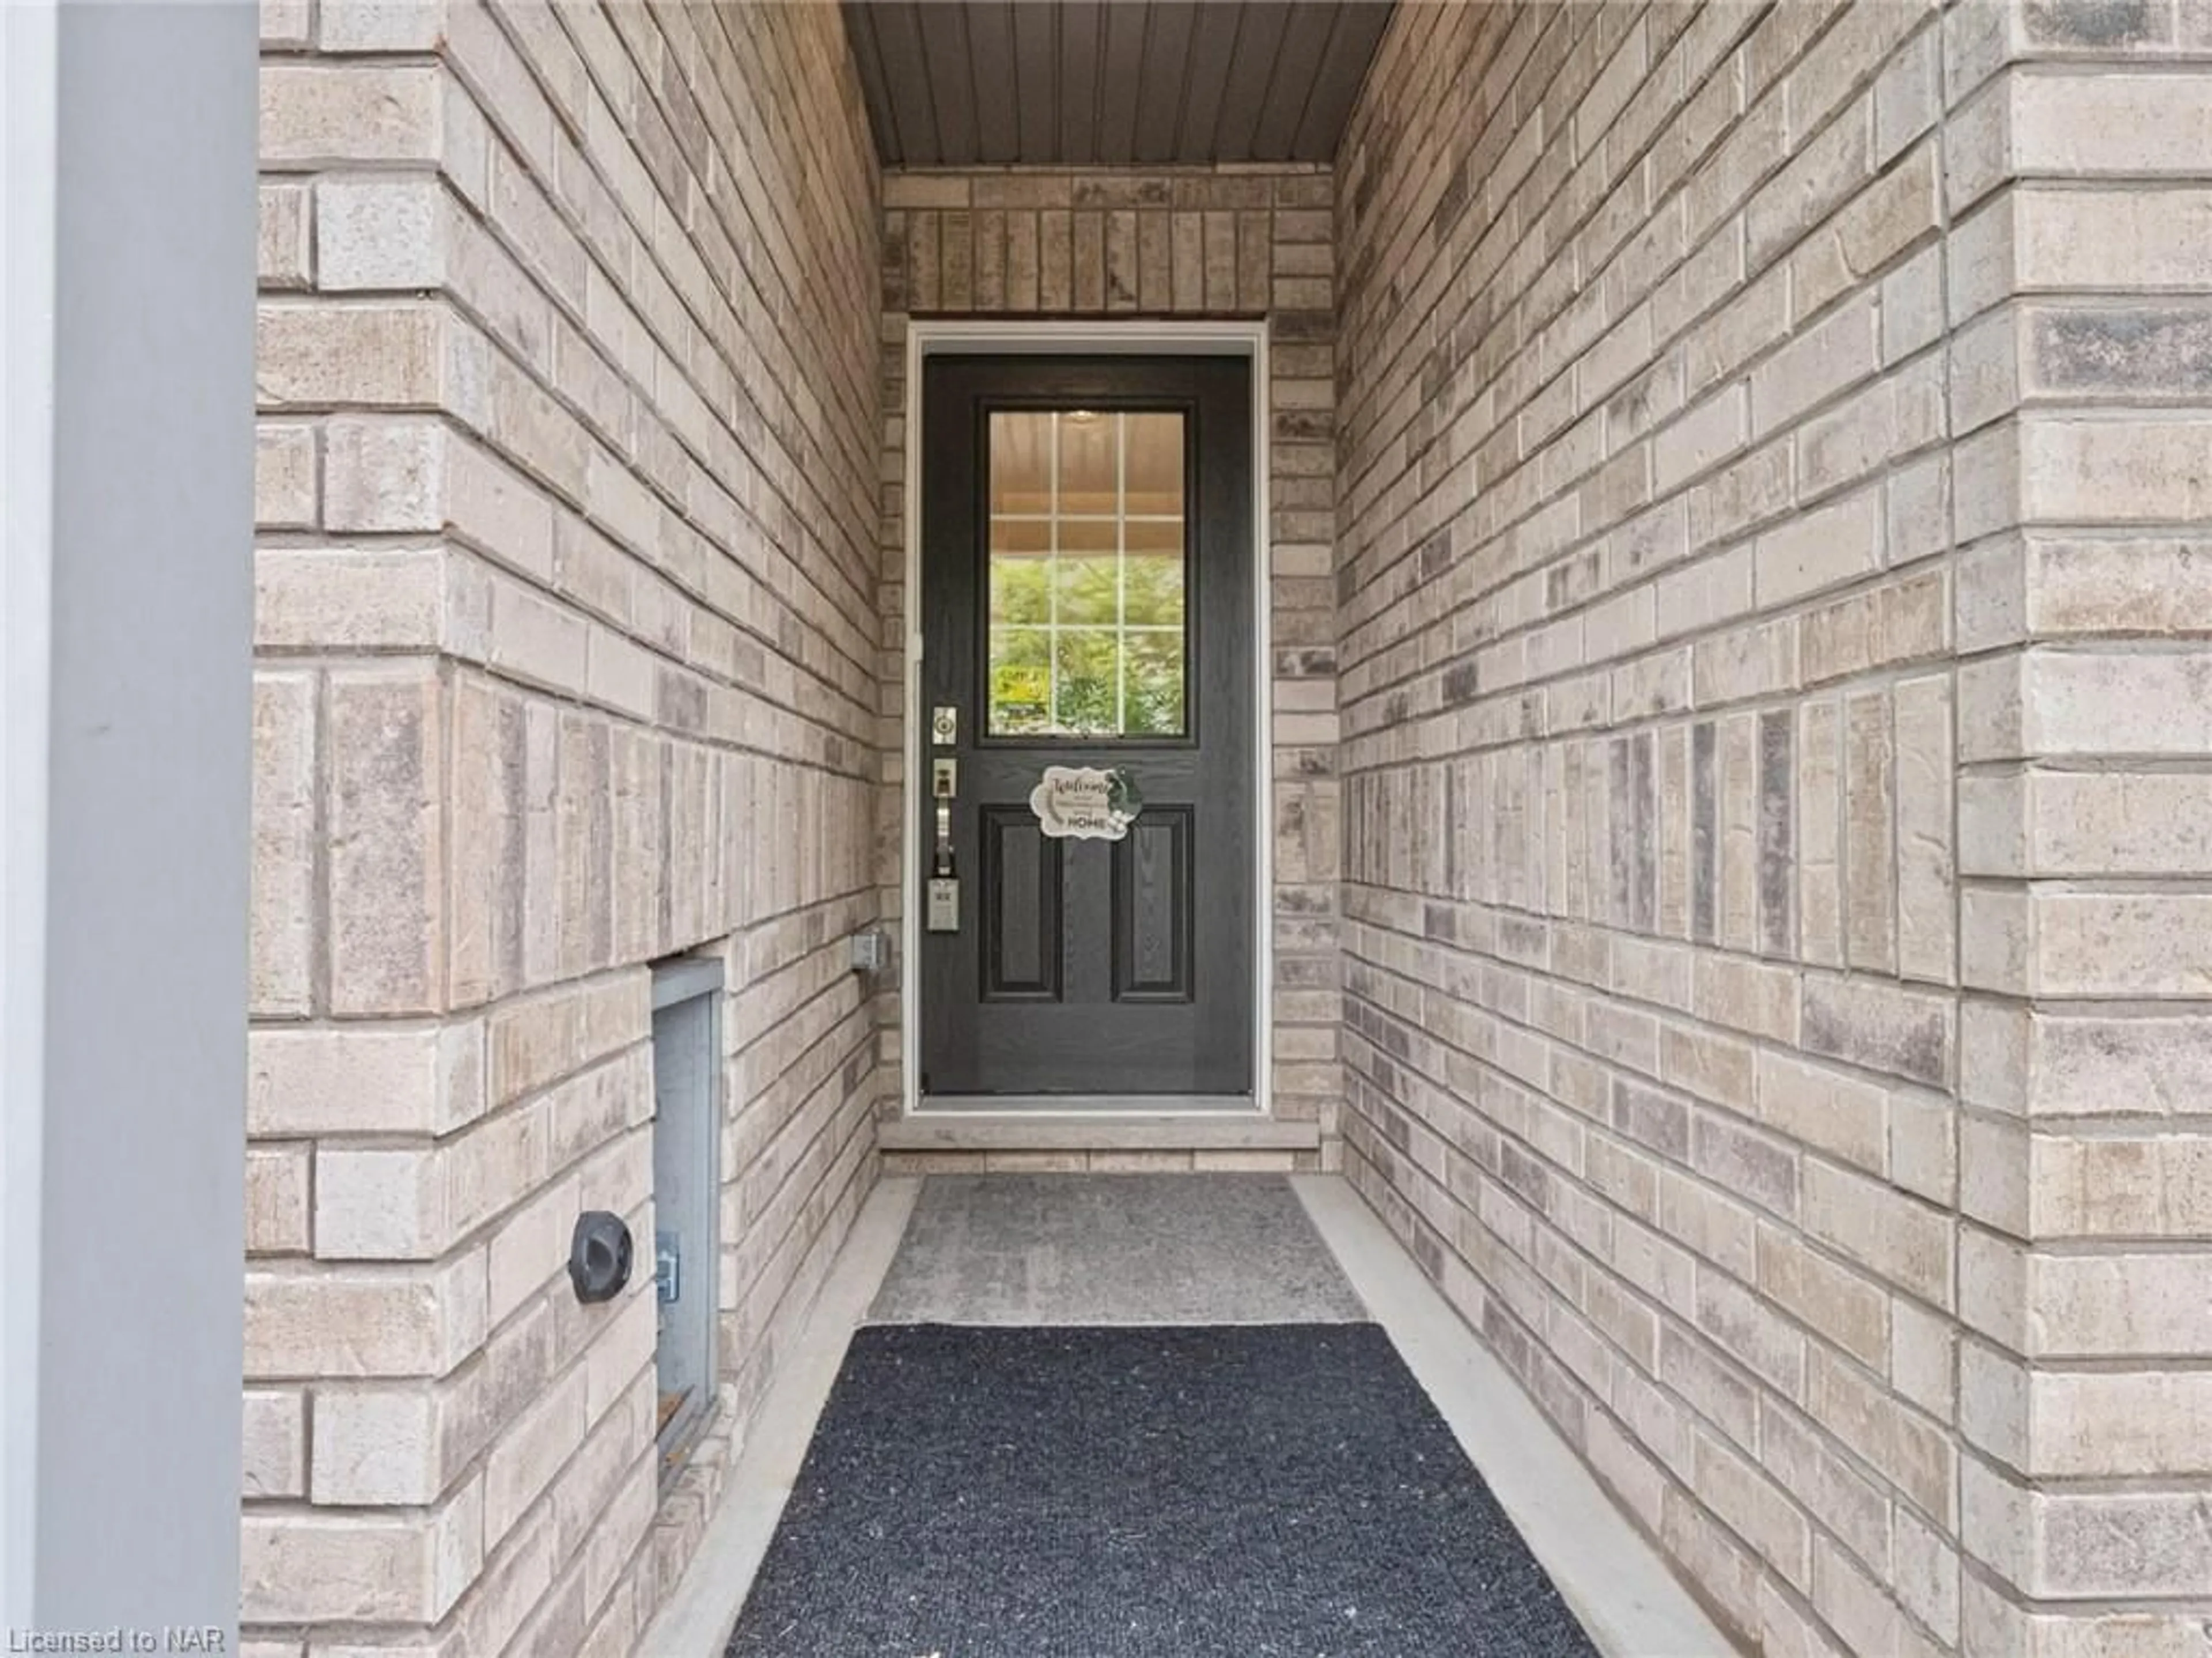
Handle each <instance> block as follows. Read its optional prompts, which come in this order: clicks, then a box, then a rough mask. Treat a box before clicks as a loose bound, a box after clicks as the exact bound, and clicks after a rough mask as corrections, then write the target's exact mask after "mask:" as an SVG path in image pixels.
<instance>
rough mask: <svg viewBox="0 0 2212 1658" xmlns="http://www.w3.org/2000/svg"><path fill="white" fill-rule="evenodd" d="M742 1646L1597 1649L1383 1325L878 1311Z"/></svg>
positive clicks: (1227, 1656)
mask: <svg viewBox="0 0 2212 1658" xmlns="http://www.w3.org/2000/svg"><path fill="white" fill-rule="evenodd" d="M728 1651H729V1653H730V1654H731V1655H732V1658H1213V1655H1219V1658H1568V1655H1574V1658H1591V1655H1594V1653H1595V1649H1594V1648H1593V1647H1592V1646H1591V1644H1590V1643H1589V1637H1587V1636H1585V1635H1584V1634H1583V1631H1582V1630H1581V1628H1580V1627H1579V1626H1578V1625H1577V1624H1576V1622H1575V1620H1574V1619H1573V1617H1572V1615H1571V1613H1570V1612H1568V1611H1567V1608H1566V1606H1565V1603H1564V1602H1563V1601H1562V1600H1560V1599H1559V1593H1558V1591H1557V1590H1555V1589H1554V1588H1553V1587H1552V1583H1551V1581H1550V1580H1549V1579H1548V1578H1547V1576H1545V1575H1544V1571H1543V1569H1542V1568H1541V1566H1539V1565H1538V1564H1536V1561H1535V1559H1534V1557H1533V1556H1532V1555H1530V1553H1529V1552H1528V1548H1527V1546H1526V1545H1524V1544H1523V1543H1522V1540H1521V1539H1520V1536H1519V1534H1518V1533H1516V1532H1515V1530H1514V1529H1513V1526H1512V1522H1511V1521H1509V1520H1508V1519H1507V1518H1506V1517H1505V1515H1504V1511H1503V1510H1502V1509H1500V1508H1499V1507H1498V1503H1497V1500H1496V1499H1495V1498H1494V1497H1492V1496H1491V1494H1490V1491H1489V1488H1488V1487H1487V1486H1486V1485H1484V1484H1483V1482H1482V1479H1481V1476H1480V1475H1479V1474H1478V1473H1475V1471H1474V1467H1472V1466H1471V1465H1470V1464H1469V1463H1468V1461H1467V1458H1466V1457H1465V1455H1463V1454H1462V1452H1461V1450H1460V1448H1459V1445H1458V1443H1457V1442H1456V1441H1455V1440H1454V1439H1453V1437H1452V1435H1451V1430H1450V1429H1449V1428H1448V1427H1447V1426H1446V1425H1445V1424H1444V1423H1443V1418H1440V1417H1439V1416H1437V1412H1436V1410H1435V1407H1434V1406H1431V1404H1430V1403H1429V1400H1428V1398H1427V1396H1426V1395H1425V1394H1423V1393H1422V1391H1421V1389H1420V1387H1419V1384H1418V1383H1417V1382H1415V1381H1414V1380H1413V1376H1412V1375H1411V1374H1410V1373H1409V1372H1408V1371H1407V1369H1406V1367H1405V1365H1404V1363H1402V1362H1401V1360H1400V1359H1399V1357H1398V1355H1397V1353H1396V1351H1395V1350H1394V1349H1393V1348H1392V1347H1391V1345H1390V1343H1389V1338H1388V1337H1387V1336H1385V1335H1384V1334H1383V1331H1382V1329H1381V1328H1380V1327H1378V1326H1376V1325H1372V1324H1304V1325H1290V1326H1273V1327H1268V1326H1253V1325H1243V1326H1237V1327H1214V1328H1206V1327H1182V1328H1150V1329H1147V1328H1116V1329H1066V1328H1062V1329H1020V1328H989V1329H973V1328H954V1327H943V1326H934V1325H925V1326H919V1327H883V1326H879V1327H872V1328H866V1329H862V1330H861V1331H860V1332H859V1333H857V1334H856V1335H855V1336H854V1339H853V1345H852V1349H851V1351H850V1352H849V1353H848V1355H847V1357H846V1359H845V1363H844V1368H843V1369H842V1370H841V1371H840V1372H839V1373H838V1377H837V1382H836V1387H835V1388H833V1389H832V1390H831V1392H830V1395H829V1403H828V1404H827V1405H826V1406H824V1407H823V1415H822V1420H821V1423H820V1425H819V1426H818V1427H817V1430H816V1432H815V1436H814V1440H813V1443H812V1444H811V1446H810V1447H809V1448H808V1450H807V1454H806V1460H805V1466H804V1467H802V1468H801V1469H800V1471H799V1480H798V1484H797V1485H796V1487H795V1488H794V1489H793V1492H792V1497H791V1501H790V1503H788V1505H787V1507H786V1508H785V1509H784V1513H783V1519H782V1521H781V1524H780V1525H779V1526H778V1527H777V1528H776V1533H775V1538H774V1540H773V1541H772V1542H771V1543H770V1544H769V1551H768V1554H767V1557H766V1558H765V1559H763V1562H762V1564H761V1570H760V1574H759V1576H758V1577H757V1579H756V1580H755V1582H754V1584H753V1588H752V1593H751V1595H750V1598H749V1599H748V1600H746V1602H745V1606H744V1612H743V1613H742V1614H741V1615H740V1616H739V1618H738V1625H737V1628H736V1630H735V1631H733V1632H732V1636H731V1638H730V1643H729V1647H728Z"/></svg>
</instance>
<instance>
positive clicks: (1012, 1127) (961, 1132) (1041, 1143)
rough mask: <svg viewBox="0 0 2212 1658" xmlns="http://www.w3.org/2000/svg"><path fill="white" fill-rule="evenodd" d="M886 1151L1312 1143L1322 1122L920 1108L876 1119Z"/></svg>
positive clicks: (1309, 1146)
mask: <svg viewBox="0 0 2212 1658" xmlns="http://www.w3.org/2000/svg"><path fill="white" fill-rule="evenodd" d="M876 1142H877V1144H878V1145H879V1146H880V1147H881V1148H882V1149H883V1150H884V1151H1315V1150H1316V1149H1318V1148H1319V1146H1320V1145H1321V1127H1320V1125H1319V1124H1317V1123H1310V1122H1279V1121H1276V1120H1275V1119H1273V1118H1272V1117H1263V1116H1261V1114H1259V1113H1258V1112H1256V1111H1250V1110H1245V1111H1152V1112H1115V1113H1105V1112H1099V1111H1095V1110H1085V1111H1071V1112H1062V1113H1056V1114H1055V1113H1048V1112H1045V1111H1023V1112H1019V1113H1015V1112H1009V1111H1003V1110H1000V1111H975V1112H964V1111H963V1112H955V1111H947V1110H943V1109H934V1110H925V1111H921V1112H916V1113H914V1114H910V1115H908V1116H904V1117H901V1118H899V1119H897V1120H896V1121H892V1122H886V1123H882V1124H879V1125H878V1127H877V1130H876Z"/></svg>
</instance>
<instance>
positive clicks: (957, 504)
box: [915, 356, 1255, 1103]
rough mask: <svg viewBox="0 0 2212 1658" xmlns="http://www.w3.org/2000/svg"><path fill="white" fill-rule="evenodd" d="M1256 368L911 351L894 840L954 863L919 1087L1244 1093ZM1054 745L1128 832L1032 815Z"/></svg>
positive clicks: (934, 958)
mask: <svg viewBox="0 0 2212 1658" xmlns="http://www.w3.org/2000/svg"><path fill="white" fill-rule="evenodd" d="M1250 404H1251V394H1250V390H1249V366H1248V365H1247V363H1246V362H1245V361H1244V360H1243V359H1242V358H1231V357H1176V358H1158V359H1155V358H1132V357H1109V358H1062V357H964V356H946V357H933V358H931V359H929V360H928V361H927V367H926V369H925V371H924V380H923V388H922V417H923V424H922V466H921V491H922V496H921V525H922V558H921V572H922V574H921V621H922V670H921V702H922V707H921V718H920V719H919V720H917V722H916V725H917V727H918V733H919V736H918V744H917V750H916V756H915V757H916V760H917V762H918V767H919V776H920V779H921V788H922V794H923V810H922V823H921V845H920V847H918V848H917V849H916V850H917V853H918V855H919V857H920V859H921V870H922V872H923V876H924V879H925V882H926V881H927V878H929V877H930V876H931V874H932V873H933V872H935V871H939V870H941V869H942V868H943V867H944V865H945V863H946V862H947V861H948V860H947V859H946V857H945V853H948V852H949V853H950V859H949V862H950V864H951V869H952V872H953V877H952V878H953V879H954V880H956V881H957V891H956V890H955V889H950V888H948V889H942V890H940V892H941V897H943V898H951V900H952V902H951V904H950V905H947V904H945V903H943V902H940V905H939V913H938V914H937V916H936V918H935V921H936V925H935V927H934V928H933V927H932V923H931V916H930V908H931V907H930V905H929V904H928V903H927V902H926V901H925V902H923V905H922V909H923V918H924V931H923V932H921V957H920V960H919V961H918V962H917V963H915V970H916V972H917V973H918V974H919V975H920V987H921V1090H922V1092H923V1094H924V1095H925V1096H928V1097H929V1098H931V1099H932V1100H934V1101H937V1102H940V1103H941V1102H946V1101H947V1100H949V1099H951V1098H953V1097H955V1096H976V1095H1016V1096H1027V1095H1094V1096H1121V1095H1193V1094H1195V1095H1240V1094H1249V1092H1250V1090H1251V1085H1252V1040H1253V1036H1252V1030H1253V1027H1252V970H1251V962H1252V954H1251V952H1252V933H1253V910H1252V904H1253V868H1252V865H1253V854H1254V844H1253V806H1254V800H1253V789H1254V786H1255V785H1254V779H1253V764H1252V762H1253V748H1252V744H1253V742H1254V740H1255V734H1254V732H1253V728H1252V727H1253V716H1254V690H1253V682H1254V671H1253V668H1254V665H1253V661H1252V616H1253V611H1252V605H1253V602H1254V595H1253V591H1252V571H1253V564H1254V559H1253V533H1254V526H1253V524H1252V467H1251V452H1252V442H1251V438H1252V434H1251V427H1250V422H1251V407H1250ZM945 709H950V710H951V719H950V720H949V722H948V721H946V720H945V719H943V717H942V716H941V714H940V711H941V710H945ZM948 724H949V726H950V731H949V732H948V731H947V730H946V729H945V727H946V726H947V725H948ZM948 761H949V762H951V767H952V773H953V774H952V777H951V798H950V799H949V801H946V800H941V799H938V798H936V791H937V783H936V772H937V769H938V762H948ZM1048 767H1063V768H1095V769H1098V770H1106V771H1111V772H1115V773H1118V774H1119V775H1120V777H1121V779H1126V780H1127V783H1128V784H1129V785H1130V786H1132V787H1133V792H1134V793H1135V795H1136V796H1137V797H1139V799H1140V804H1139V805H1138V806H1137V809H1136V816H1135V817H1134V818H1133V820H1129V821H1128V822H1127V823H1126V825H1125V826H1124V832H1123V834H1122V835H1121V838H1120V839H1119V840H1110V839H1084V838H1056V837H1054V836H1053V835H1048V834H1047V833H1046V832H1045V826H1044V824H1043V823H1042V822H1041V821H1040V817H1039V813H1038V811H1036V809H1035V808H1034V807H1033V805H1032V795H1033V792H1034V791H1036V789H1037V787H1038V785H1039V784H1040V782H1041V781H1042V779H1043V775H1044V773H1045V770H1046V768H1048ZM1119 798H1120V796H1119V795H1118V794H1117V799H1119ZM940 805H944V806H946V807H947V808H948V810H947V811H946V812H945V815H944V817H942V818H941V819H940V815H939V806H940ZM940 828H942V829H943V830H944V831H945V835H944V837H943V841H942V844H941V843H940ZM926 891H927V888H926V887H925V893H926ZM948 923H950V924H952V930H944V929H945V926H947V924H948Z"/></svg>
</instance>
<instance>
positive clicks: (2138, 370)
mask: <svg viewBox="0 0 2212 1658" xmlns="http://www.w3.org/2000/svg"><path fill="white" fill-rule="evenodd" d="M1950 21H1951V25H1952V27H1951V41H1950V44H1951V47H1952V50H1951V52H1950V54H1949V64H1950V68H1951V76H1950V81H1949V85H1948V103H1949V116H1948V124H1949V128H1950V134H1949V136H1950V145H1951V148H1950V157H1949V177H1948V183H1949V194H1948V203H1947V204H1948V210H1949V212H1950V214H1951V216H1952V218H1953V222H1954V226H1955V229H1954V236H1953V257H1952V260H1951V282H1950V286H1949V292H1948V321H1949V323H1950V325H1951V326H1952V328H1953V329H1954V363H1953V369H1952V383H1951V411H1952V420H1953V429H1954V433H1955V434H1956V435H1957V438H1958V441H1959V449H1958V458H1957V469H1958V470H1957V509H1956V510H1957V514H1958V537H1959V544H1960V556H1959V557H1960V563H1959V569H1958V577H1957V580H1958V597H1957V612H1956V614H1957V621H1956V626H1957V630H1958V646H1959V651H1960V658H1961V665H1960V671H1959V724H1958V740H1959V748H1960V762H1961V772H1960V795H1959V822H1960V841H1959V859H1960V873H1961V874H1962V876H1963V877H1964V878H1965V892H1964V905H1963V908H1962V910H1961V932H1960V946H1961V955H1960V961H1961V968H1962V974H1963V978H1964V981H1965V984H1966V989H1967V992H1968V994H1967V996H1966V1000H1965V1002H1964V1005H1963V1006H1962V1008H1961V1023H1960V1044H1961V1047H1960V1064H1961V1071H1960V1081H1961V1092H1962V1095H1963V1097H1964V1102H1965V1115H1964V1118H1963V1128H1964V1134H1965V1138H1964V1139H1963V1142H1962V1145H1961V1148H1960V1150H1961V1157H1962V1163H1961V1169H1962V1172H1963V1173H1964V1175H1966V1180H1965V1181H1964V1183H1963V1184H1962V1187H1961V1194H1960V1195H1961V1206H1962V1208H1963V1209H1964V1211H1965V1212H1966V1225H1965V1226H1964V1227H1963V1228H1962V1230H1961V1236H1960V1273H1961V1278H1960V1315H1961V1317H1962V1319H1963V1321H1965V1323H1966V1327H1967V1333H1966V1338H1965V1339H1964V1340H1963V1341H1962V1343H1961V1348H1960V1376H1959V1382H1960V1433H1961V1435H1962V1436H1963V1438H1964V1441H1965V1455H1964V1457H1963V1460H1962V1463H1961V1478H1962V1485H1961V1491H1960V1500H1961V1504H1962V1525H1963V1529H1962V1531H1961V1533H1960V1537H1961V1542H1962V1546H1963V1548H1964V1550H1965V1552H1966V1557H1967V1559H1968V1561H1969V1563H1970V1569H1969V1570H1968V1573H1967V1576H1966V1596H1965V1607H1964V1613H1965V1625H1966V1649H1967V1650H1968V1651H1969V1652H1971V1653H1972V1654H1974V1655H1976V1658H1997V1655H2006V1658H2011V1655H2025V1658H2075V1655H2081V1654H2087V1653H2093V1652H2095V1653H2100V1652H2112V1653H2118V1652H2127V1653H2130V1654H2136V1653H2141V1654H2145V1655H2167V1654H2179V1653H2184V1652H2188V1651H2191V1650H2192V1649H2201V1648H2202V1647H2203V1642H2204V1638H2205V1637H2204V1622H2203V1605H2204V1597H2206V1596H2207V1595H2212V1544H2208V1541H2207V1538H2206V1533H2205V1531H2204V1528H2203V1515H2204V1513H2205V1511H2206V1506H2207V1503H2208V1501H2212V1432H2208V1424H2212V1413H2208V1405H2209V1404H2212V1395H2208V1394H2207V1392H2206V1382H2207V1380H2208V1378H2207V1376H2206V1375H2205V1373H2204V1368H2203V1367H2204V1364H2205V1361H2206V1360H2207V1359H2212V1310H2208V1309H2212V1295H2208V1291H2207V1285H2208V1284H2212V1138H2208V1135H2212V1116H2208V1114H2212V1093H2208V1090H2207V1088H2206V1086H2205V1084H2206V1081H2207V1079H2208V1077H2212V1072H2207V1070H2206V1066H2205V1059H2204V1056H2205V1055H2206V1054H2208V1053H2212V1046H2208V1044H2212V931H2208V928H2207V925H2206V923H2207V920H2208V919H2212V916H2208V911H2212V896H2208V895H2209V894H2212V884H2208V882H2212V812H2209V811H2208V810H2207V808H2208V805H2212V796H2208V793H2207V786H2208V783H2209V782H2212V780H2208V778H2207V777H2206V776H2205V774H2204V764H2205V762H2206V760H2207V759H2208V758H2212V656H2209V655H2208V654H2207V653H2206V648H2205V640H2206V636H2207V635H2208V633H2212V586H2208V572H2212V530H2208V527H2207V525H2208V522H2212V419H2208V410H2212V12H2208V11H2207V10H2206V9H2205V8H2204V7H2203V6H2201V5H2196V4H2191V3H2183V4H2179V5H2169V4H2163V3H2142V4H2130V5H2111V6H2101V7H2092V6H2081V5H2074V6H2048V5H2030V6H2027V7H2024V8H2021V9H2006V10H2003V11H1994V10H1978V11H1975V12H1970V13H1966V14H1962V15H1958V16H1956V17H1954V18H1953V19H1951V20H1950Z"/></svg>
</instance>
